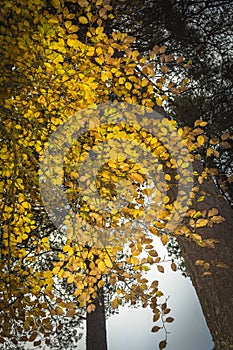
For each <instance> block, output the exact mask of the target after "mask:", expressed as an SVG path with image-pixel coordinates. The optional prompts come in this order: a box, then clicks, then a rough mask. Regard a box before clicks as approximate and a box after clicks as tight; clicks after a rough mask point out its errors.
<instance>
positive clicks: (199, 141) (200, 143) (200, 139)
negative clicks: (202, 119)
mask: <svg viewBox="0 0 233 350" xmlns="http://www.w3.org/2000/svg"><path fill="white" fill-rule="evenodd" d="M197 143H198V144H199V145H200V146H202V145H203V144H204V143H205V138H204V136H202V135H199V136H198V138H197Z"/></svg>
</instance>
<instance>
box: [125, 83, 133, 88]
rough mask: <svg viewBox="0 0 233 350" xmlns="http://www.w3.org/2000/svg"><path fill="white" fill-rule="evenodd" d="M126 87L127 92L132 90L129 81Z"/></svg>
mask: <svg viewBox="0 0 233 350" xmlns="http://www.w3.org/2000/svg"><path fill="white" fill-rule="evenodd" d="M125 87H126V89H127V90H131V89H132V84H131V83H130V82H129V81H127V83H125Z"/></svg>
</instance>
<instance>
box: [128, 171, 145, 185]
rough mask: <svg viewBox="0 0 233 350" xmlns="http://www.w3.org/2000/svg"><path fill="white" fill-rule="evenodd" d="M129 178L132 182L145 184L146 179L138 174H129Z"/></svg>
mask: <svg viewBox="0 0 233 350" xmlns="http://www.w3.org/2000/svg"><path fill="white" fill-rule="evenodd" d="M128 177H129V178H130V180H133V181H136V182H138V183H140V184H143V182H144V178H143V177H142V175H140V174H137V173H132V174H129V175H128Z"/></svg>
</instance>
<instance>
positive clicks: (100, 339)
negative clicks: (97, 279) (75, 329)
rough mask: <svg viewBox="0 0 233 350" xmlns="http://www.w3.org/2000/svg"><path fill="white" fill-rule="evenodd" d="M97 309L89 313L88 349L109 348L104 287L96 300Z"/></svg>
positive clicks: (87, 324) (102, 349) (101, 349)
mask: <svg viewBox="0 0 233 350" xmlns="http://www.w3.org/2000/svg"><path fill="white" fill-rule="evenodd" d="M94 305H95V311H93V312H91V313H87V320H86V327H87V335H86V344H87V347H86V348H87V350H107V336H106V321H105V307H104V294H103V289H102V288H101V289H99V291H98V296H97V298H96V299H95V300H94Z"/></svg>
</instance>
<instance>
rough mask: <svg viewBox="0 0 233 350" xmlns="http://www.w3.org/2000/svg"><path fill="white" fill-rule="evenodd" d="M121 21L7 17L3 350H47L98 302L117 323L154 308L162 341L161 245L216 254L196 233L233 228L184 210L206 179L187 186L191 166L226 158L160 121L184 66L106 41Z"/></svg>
mask: <svg viewBox="0 0 233 350" xmlns="http://www.w3.org/2000/svg"><path fill="white" fill-rule="evenodd" d="M113 13H114V11H113V8H112V6H111V2H110V1H108V0H93V1H87V0H77V1H76V0H72V1H62V0H52V1H45V0H36V1H30V0H14V1H8V0H4V1H3V3H2V13H1V17H0V21H1V28H2V30H1V35H0V44H1V60H0V69H1V73H2V74H1V78H0V79H1V97H0V98H1V126H0V130H1V136H0V139H1V143H2V146H1V151H0V159H1V182H0V185H1V192H0V193H1V200H2V201H1V207H0V208H1V262H0V265H1V272H0V283H1V288H0V293H1V299H2V301H1V312H0V319H1V323H2V325H3V326H2V327H1V329H0V335H1V336H0V342H1V343H2V344H4V346H5V347H8V348H11V347H12V348H14V346H15V347H16V346H20V344H22V342H27V341H28V342H33V344H34V347H37V346H40V345H41V344H42V345H44V343H46V344H47V345H49V344H51V343H52V342H53V341H55V339H54V336H53V335H54V334H55V332H58V333H59V332H62V328H63V330H66V329H67V327H69V325H70V324H72V322H73V324H79V322H80V320H82V317H83V310H84V311H87V312H89V313H90V312H94V310H95V303H94V301H95V299H96V298H97V296H98V291H99V290H100V289H101V288H105V290H106V291H107V292H108V298H109V300H108V306H107V307H108V308H109V310H114V309H117V308H118V306H119V305H121V304H124V303H125V302H129V303H131V304H135V303H136V302H137V301H138V300H140V301H141V303H142V304H143V306H144V307H147V306H148V307H150V308H151V309H152V311H153V314H154V318H153V320H154V322H157V321H158V320H161V321H162V324H161V326H157V325H155V326H154V327H153V328H152V331H153V332H156V331H158V330H160V329H164V330H165V334H166V337H167V333H166V322H168V323H169V322H172V321H173V318H172V317H169V316H167V314H168V313H169V312H170V310H169V308H168V306H167V303H166V301H162V302H161V301H160V300H161V299H160V298H161V297H163V293H162V291H160V290H159V288H158V280H155V281H153V282H152V283H149V281H148V280H147V279H146V278H145V276H144V272H146V271H148V269H149V268H150V267H151V266H156V267H157V270H158V271H159V272H160V273H163V272H164V267H163V265H162V262H163V259H162V258H161V257H160V256H159V253H158V252H157V250H156V247H154V245H153V237H154V236H158V237H159V238H160V239H161V241H162V243H163V244H164V245H167V244H168V242H169V235H173V236H175V237H176V236H183V237H184V238H186V239H189V240H193V241H195V242H196V243H197V244H199V245H201V246H206V247H213V246H214V243H215V240H214V239H208V240H204V239H202V237H201V236H200V235H198V234H197V233H196V228H198V227H204V226H209V227H212V226H213V225H214V224H218V223H220V222H222V221H223V220H224V218H223V217H222V216H220V215H219V213H218V210H216V208H211V209H210V210H208V211H202V212H200V211H198V210H195V209H192V210H188V205H189V202H190V201H191V200H192V199H193V198H194V197H197V198H198V201H199V202H201V201H203V200H204V198H205V194H203V193H200V192H199V188H198V185H197V186H194V187H193V188H192V187H191V190H190V191H189V189H190V184H191V185H192V183H193V176H195V177H197V179H198V183H199V184H201V183H202V181H203V178H205V177H206V176H207V174H208V169H205V170H204V171H201V173H198V172H194V173H191V174H190V169H192V161H193V160H194V159H195V156H196V155H198V153H199V150H200V149H201V150H202V152H207V153H206V154H207V157H209V156H210V155H212V154H215V153H214V152H217V151H216V150H215V148H214V147H213V148H211V147H209V148H208V147H206V142H207V141H208V136H207V135H205V131H204V130H205V127H206V125H207V123H206V122H205V121H202V120H196V121H195V124H194V127H193V128H190V127H189V126H185V127H183V128H182V127H180V128H179V126H178V125H177V123H176V122H175V121H173V120H171V119H169V118H165V117H164V118H160V119H159V118H158V113H157V112H156V111H155V110H156V108H159V107H161V106H162V105H163V103H164V101H167V100H168V99H169V98H170V96H172V95H175V96H176V95H178V94H179V93H181V92H183V91H185V90H186V84H187V79H186V78H185V73H184V72H185V71H186V70H187V69H189V67H190V62H189V60H188V59H187V60H185V59H184V58H183V57H182V56H180V55H178V54H176V53H175V54H174V55H173V54H172V53H171V52H170V51H169V52H167V49H166V47H165V46H164V45H162V46H157V45H155V46H154V47H152V49H151V50H150V52H149V55H148V56H146V55H145V56H143V55H141V54H140V52H139V51H138V50H137V49H136V48H135V47H134V42H135V39H134V38H133V37H132V36H130V35H129V34H128V33H123V32H121V31H119V30H116V29H114V26H113V30H112V31H110V29H109V28H110V26H109V25H108V23H109V21H113V23H114V18H116V19H117V17H114V14H113ZM178 67H179V69H178ZM156 113H157V114H156ZM224 137H226V135H225V136H222V138H223V141H224ZM229 137H231V135H230V134H229ZM103 145H104V146H103ZM212 145H215V143H213V141H212ZM91 161H93V163H92V162H91ZM61 162H63V163H62V165H61ZM85 162H86V163H85ZM83 164H84V165H85V164H86V165H85V166H84V168H83V169H84V170H83V173H82V168H81V167H82V165H83ZM93 164H94V165H95V167H97V166H99V165H100V166H99V168H98V169H97V170H98V171H96V172H94V170H96V168H95V167H94V165H93ZM92 168H93V169H94V170H93V169H92ZM81 175H82V176H81ZM43 186H44V187H43ZM187 188H188V191H187V190H186V189H187ZM43 190H44V192H43ZM59 191H60V192H59ZM82 191H83V192H84V194H83V193H82ZM60 193H61V194H64V193H65V194H66V197H65V198H66V200H65V202H64V201H60V199H61V198H62V199H63V197H61V196H60ZM93 193H94V195H93ZM97 199H98V200H101V201H102V202H101V203H104V205H103V204H102V206H98V205H99V204H98V203H99V202H98V201H97ZM106 207H107V208H108V210H106ZM161 207H162V209H161ZM49 208H50V209H52V210H51V212H50V209H49ZM67 208H68V209H67ZM184 215H186V216H188V217H189V225H185V224H182V220H181V219H182V217H183V216H184ZM54 218H55V220H54ZM109 228H110V229H111V230H110V229H109ZM109 231H111V233H112V236H111V235H110V236H109ZM98 232H101V236H100V235H99V233H98ZM104 232H108V234H107V238H106V239H105V240H104V241H103V240H102V239H103V237H104ZM114 234H115V236H113V235H114ZM205 263H206V264H209V263H207V262H203V264H202V265H204V264H205ZM171 268H172V269H173V270H176V265H175V263H174V262H173V261H171ZM204 269H205V272H204V273H210V271H209V270H210V265H204ZM63 334H64V333H63ZM166 342H167V338H166V339H165V340H163V341H161V342H160V345H159V347H160V349H162V348H164V347H165V346H166ZM55 346H59V345H57V344H56V343H55Z"/></svg>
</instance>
